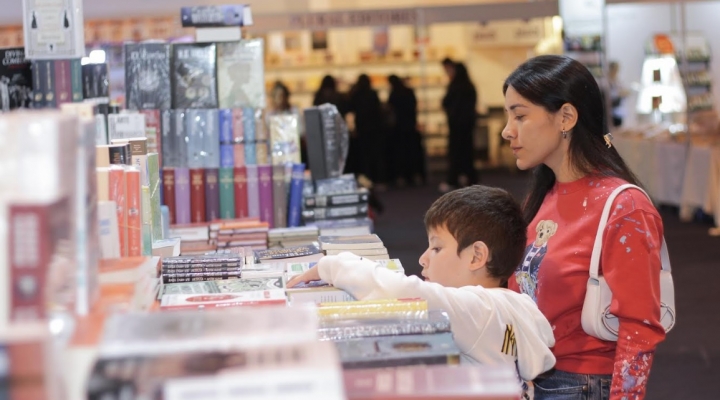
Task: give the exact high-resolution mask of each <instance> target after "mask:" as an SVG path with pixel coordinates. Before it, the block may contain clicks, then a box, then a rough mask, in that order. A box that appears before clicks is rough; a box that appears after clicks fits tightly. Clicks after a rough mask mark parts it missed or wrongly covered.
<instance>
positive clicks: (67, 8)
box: [23, 0, 85, 59]
mask: <svg viewBox="0 0 720 400" xmlns="http://www.w3.org/2000/svg"><path fill="white" fill-rule="evenodd" d="M23 28H24V29H23V32H24V43H25V51H26V53H27V54H26V56H27V58H29V59H69V58H80V57H85V31H84V22H83V2H82V1H80V0H56V1H47V0H25V1H23Z"/></svg>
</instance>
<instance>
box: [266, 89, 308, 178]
mask: <svg viewBox="0 0 720 400" xmlns="http://www.w3.org/2000/svg"><path fill="white" fill-rule="evenodd" d="M281 114H291V115H295V116H296V117H297V123H298V135H300V156H301V159H302V162H303V163H306V164H307V141H306V139H305V120H304V118H303V113H302V112H301V110H300V109H299V108H298V107H296V106H293V105H291V104H290V89H288V87H287V86H285V84H283V83H282V82H281V81H277V82H275V84H274V85H273V88H272V90H271V91H270V110H268V113H267V117H268V118H269V117H271V116H273V115H281ZM266 122H269V120H268V121H266ZM267 126H270V124H269V123H268V124H267Z"/></svg>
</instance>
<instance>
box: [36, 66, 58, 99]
mask: <svg viewBox="0 0 720 400" xmlns="http://www.w3.org/2000/svg"><path fill="white" fill-rule="evenodd" d="M39 64H40V65H42V67H41V71H42V76H41V79H42V80H43V83H42V86H41V87H42V89H43V96H45V100H44V101H45V107H49V108H55V107H57V98H56V97H55V65H54V63H53V61H51V60H44V61H39Z"/></svg>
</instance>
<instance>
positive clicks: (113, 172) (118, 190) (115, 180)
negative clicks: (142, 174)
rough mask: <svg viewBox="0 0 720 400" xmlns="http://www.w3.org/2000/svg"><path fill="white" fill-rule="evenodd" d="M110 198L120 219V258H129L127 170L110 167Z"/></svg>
mask: <svg viewBox="0 0 720 400" xmlns="http://www.w3.org/2000/svg"><path fill="white" fill-rule="evenodd" d="M109 190H110V193H109V198H110V201H114V202H115V207H116V211H117V219H118V231H119V235H118V236H119V243H120V257H127V256H128V245H127V243H128V239H127V237H128V229H127V197H126V194H125V193H126V190H125V169H124V168H123V167H116V166H113V167H110V178H109Z"/></svg>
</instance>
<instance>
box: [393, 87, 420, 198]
mask: <svg viewBox="0 0 720 400" xmlns="http://www.w3.org/2000/svg"><path fill="white" fill-rule="evenodd" d="M388 82H389V83H390V96H389V97H388V105H389V107H390V112H391V116H392V117H391V121H392V126H391V129H390V131H389V132H390V135H389V141H388V142H389V143H388V151H387V157H386V159H387V163H388V173H389V176H388V178H389V180H390V182H396V181H397V182H398V183H399V184H400V185H403V184H423V183H425V152H424V149H423V146H422V138H421V137H420V132H418V129H417V98H416V97H415V91H414V90H413V89H412V88H410V87H408V86H407V85H406V84H405V82H404V81H403V80H402V79H400V78H399V77H398V76H396V75H390V76H389V77H388Z"/></svg>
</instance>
